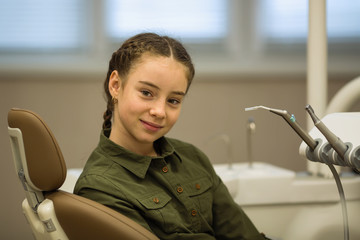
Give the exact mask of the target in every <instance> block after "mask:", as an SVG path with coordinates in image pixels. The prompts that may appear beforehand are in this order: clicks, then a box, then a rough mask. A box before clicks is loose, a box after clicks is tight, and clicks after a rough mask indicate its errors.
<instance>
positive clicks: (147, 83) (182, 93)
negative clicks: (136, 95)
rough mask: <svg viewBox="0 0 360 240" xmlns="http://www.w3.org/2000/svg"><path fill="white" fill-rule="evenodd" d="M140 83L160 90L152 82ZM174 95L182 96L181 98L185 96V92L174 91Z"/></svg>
mask: <svg viewBox="0 0 360 240" xmlns="http://www.w3.org/2000/svg"><path fill="white" fill-rule="evenodd" d="M139 83H142V84H145V85H148V86H150V87H153V88H156V89H158V90H160V88H159V87H158V86H156V85H155V84H153V83H151V82H148V81H139ZM172 93H173V94H176V95H181V96H185V92H182V91H172Z"/></svg>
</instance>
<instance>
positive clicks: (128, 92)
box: [109, 55, 187, 155]
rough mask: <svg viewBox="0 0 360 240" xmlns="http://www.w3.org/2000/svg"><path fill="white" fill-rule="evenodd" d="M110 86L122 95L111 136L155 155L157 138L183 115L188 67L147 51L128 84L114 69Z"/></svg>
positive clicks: (117, 94)
mask: <svg viewBox="0 0 360 240" xmlns="http://www.w3.org/2000/svg"><path fill="white" fill-rule="evenodd" d="M109 89H110V93H111V94H112V96H115V97H116V98H117V99H118V103H117V104H115V107H114V121H113V122H114V123H113V127H112V130H111V135H110V139H111V140H113V141H114V142H116V143H117V144H119V145H121V146H123V147H125V148H127V149H129V150H131V151H133V152H136V153H140V154H142V155H153V154H155V152H154V149H153V142H154V141H155V140H157V139H158V138H160V137H162V136H164V135H165V134H166V133H167V132H169V130H170V129H171V128H172V127H173V125H174V124H175V122H176V121H177V119H178V117H179V114H180V110H181V105H182V101H183V98H184V96H185V93H186V89H187V78H186V68H185V66H184V65H182V64H181V63H179V62H177V61H176V60H174V59H172V58H168V57H159V56H149V55H145V56H143V57H142V58H141V61H140V62H139V63H138V64H136V65H135V67H134V68H133V69H132V70H131V71H130V73H129V74H128V77H127V80H126V82H125V84H121V79H120V78H119V76H118V73H117V72H116V71H114V72H113V74H112V75H111V77H110V81H109Z"/></svg>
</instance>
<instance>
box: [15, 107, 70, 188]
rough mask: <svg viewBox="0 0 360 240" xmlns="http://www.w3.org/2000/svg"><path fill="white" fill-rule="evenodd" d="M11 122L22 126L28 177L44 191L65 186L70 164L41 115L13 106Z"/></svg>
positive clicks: (16, 126)
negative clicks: (67, 166)
mask: <svg viewBox="0 0 360 240" xmlns="http://www.w3.org/2000/svg"><path fill="white" fill-rule="evenodd" d="M8 125H9V127H11V128H18V129H20V131H21V133H22V137H23V141H24V148H25V156H26V164H27V169H28V173H25V175H28V176H26V177H27V178H30V180H31V182H32V183H33V184H34V185H35V186H36V187H37V188H39V189H41V190H42V191H53V190H56V189H58V188H59V187H61V185H62V184H63V183H64V181H65V178H66V165H65V161H64V158H63V155H62V153H61V150H60V147H59V146H58V143H57V141H56V139H55V137H54V135H53V134H52V132H51V130H50V129H49V127H48V126H47V125H46V123H45V122H44V121H43V120H42V118H41V117H40V116H38V115H37V114H36V113H34V112H31V111H29V110H24V109H17V108H13V109H11V110H10V111H9V113H8Z"/></svg>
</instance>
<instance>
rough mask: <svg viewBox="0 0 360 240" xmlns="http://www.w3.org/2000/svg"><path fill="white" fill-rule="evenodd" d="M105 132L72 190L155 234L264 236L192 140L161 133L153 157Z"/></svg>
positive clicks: (164, 236) (169, 236) (162, 236)
mask: <svg viewBox="0 0 360 240" xmlns="http://www.w3.org/2000/svg"><path fill="white" fill-rule="evenodd" d="M105 134H106V135H107V136H108V134H109V131H105V132H103V133H102V134H101V136H100V142H99V145H98V146H97V148H96V149H95V150H94V151H93V153H92V154H91V156H90V158H89V160H88V161H87V163H86V166H85V168H84V171H83V173H82V174H81V176H80V178H79V179H78V181H77V183H76V186H75V189H74V193H75V194H78V195H81V196H84V197H86V198H89V199H92V200H94V201H97V202H99V203H102V204H104V205H106V206H108V207H110V208H112V209H115V210H116V211H118V212H120V213H122V214H124V215H126V216H128V217H129V218H131V219H133V220H134V221H136V222H138V223H139V224H141V225H142V226H144V227H145V228H147V229H148V230H150V231H151V232H153V233H154V234H155V235H157V236H158V237H159V238H160V239H197V240H200V239H264V237H263V236H262V235H261V234H259V232H258V231H257V229H256V228H255V227H254V225H253V224H252V222H251V221H250V220H249V218H248V217H247V216H246V214H245V213H244V212H243V211H242V209H241V208H240V207H239V206H238V205H237V204H236V203H235V202H234V201H233V199H232V197H231V196H230V194H229V192H228V190H227V188H226V187H225V185H224V184H223V183H222V181H221V179H220V178H219V177H218V176H217V175H216V173H215V171H214V169H213V167H212V165H211V163H210V161H209V160H208V158H207V157H206V156H205V155H204V154H203V153H202V152H201V151H200V150H198V149H197V148H195V147H194V146H193V145H190V144H187V143H184V142H181V141H179V140H174V139H170V138H165V137H162V138H160V139H159V140H157V141H156V142H155V143H154V146H155V149H156V151H157V153H158V155H159V156H158V157H150V156H141V155H137V154H135V153H132V152H130V151H128V150H126V149H124V148H123V147H121V146H119V145H117V144H115V143H114V142H112V141H111V140H109V139H108V137H106V136H105Z"/></svg>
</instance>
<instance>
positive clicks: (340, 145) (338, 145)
mask: <svg viewBox="0 0 360 240" xmlns="http://www.w3.org/2000/svg"><path fill="white" fill-rule="evenodd" d="M305 109H306V111H307V112H308V113H309V115H310V117H311V119H312V120H313V122H314V125H315V126H316V127H317V129H319V131H320V132H321V133H322V134H323V135H324V136H325V138H326V139H327V140H328V142H329V144H330V145H331V147H332V148H333V149H334V150H335V151H336V152H337V153H338V154H339V156H340V157H341V158H342V159H344V155H345V152H346V151H347V149H348V147H347V146H346V144H345V143H344V142H343V141H342V140H341V139H340V138H339V137H338V136H336V135H335V134H334V133H333V132H331V131H330V130H329V129H328V128H327V127H326V126H325V124H324V123H323V122H322V121H321V120H320V119H319V118H318V117H317V116H316V115H315V112H314V109H313V108H312V107H311V106H310V105H306V107H305Z"/></svg>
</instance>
